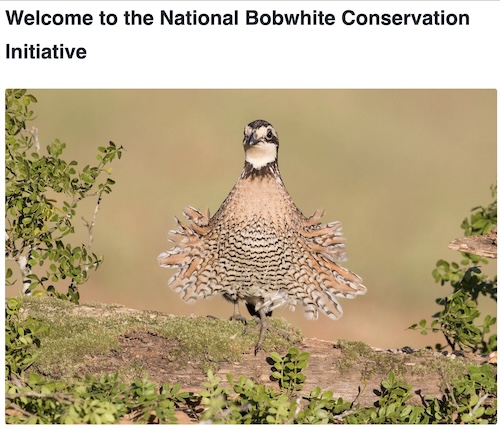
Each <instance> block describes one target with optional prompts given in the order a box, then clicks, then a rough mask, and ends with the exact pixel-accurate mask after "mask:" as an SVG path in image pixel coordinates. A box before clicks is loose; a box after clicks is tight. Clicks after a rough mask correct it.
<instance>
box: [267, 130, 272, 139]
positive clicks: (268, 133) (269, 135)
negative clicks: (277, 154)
mask: <svg viewBox="0 0 500 429" xmlns="http://www.w3.org/2000/svg"><path fill="white" fill-rule="evenodd" d="M272 136H273V132H272V131H271V130H267V138H268V139H270V138H272Z"/></svg>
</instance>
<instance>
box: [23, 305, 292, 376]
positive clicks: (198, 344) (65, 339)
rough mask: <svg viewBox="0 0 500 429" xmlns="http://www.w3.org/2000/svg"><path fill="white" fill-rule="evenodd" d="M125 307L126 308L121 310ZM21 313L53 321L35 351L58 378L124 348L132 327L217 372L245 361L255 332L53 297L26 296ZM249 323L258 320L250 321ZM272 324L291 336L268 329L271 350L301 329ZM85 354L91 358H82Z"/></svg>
mask: <svg viewBox="0 0 500 429" xmlns="http://www.w3.org/2000/svg"><path fill="white" fill-rule="evenodd" d="M121 308H123V310H121ZM22 311H23V312H25V313H26V314H30V315H31V316H32V317H34V318H35V319H38V320H41V321H43V322H45V323H47V324H48V325H49V333H48V334H47V335H46V337H45V338H44V339H43V341H42V345H41V347H40V349H39V350H37V352H38V354H39V356H38V359H37V361H36V368H37V370H38V371H40V372H41V373H43V374H47V375H52V376H55V377H66V376H69V377H71V376H74V375H75V374H77V373H78V372H79V371H82V370H84V369H85V366H86V365H88V361H89V360H90V361H91V360H92V359H91V357H92V356H105V355H106V354H110V353H112V352H113V350H115V351H118V353H119V352H120V341H119V338H120V336H123V335H125V334H127V333H130V332H134V331H142V332H149V333H151V334H154V335H158V336H160V337H163V338H165V339H168V340H171V343H169V345H171V347H169V349H168V350H165V355H168V357H169V359H171V360H180V361H190V362H192V363H193V364H198V365H199V366H200V367H201V368H202V369H203V370H204V371H206V370H208V369H213V370H216V369H217V368H218V364H219V363H220V362H224V361H228V362H234V361H241V360H242V355H243V353H251V352H253V347H254V345H255V343H256V342H257V337H258V335H257V333H254V332H253V331H252V333H249V334H245V335H243V331H244V330H245V327H244V325H242V324H240V323H235V322H230V321H228V320H218V319H210V318H207V317H186V316H172V315H165V314H160V313H156V312H147V311H138V310H130V309H126V308H124V307H121V306H117V305H106V304H99V303H90V304H89V305H87V304H82V305H75V304H72V303H70V302H67V301H62V300H60V299H57V298H51V297H36V298H33V297H26V298H24V300H23V307H22ZM249 324H250V327H252V326H255V324H256V323H255V321H253V320H251V321H250V322H249ZM271 324H272V325H273V326H274V327H276V328H278V329H280V330H283V331H286V332H287V333H289V335H290V340H286V339H285V338H283V337H281V336H279V335H276V334H274V333H269V334H268V335H267V336H266V339H265V341H264V349H265V350H266V351H268V352H271V351H275V350H282V349H286V348H288V347H290V346H291V345H292V344H294V343H295V342H296V341H297V340H298V339H299V338H300V336H301V335H300V333H299V332H298V331H296V330H293V329H292V328H291V327H290V325H288V323H287V322H286V321H285V320H284V319H277V318H274V319H271ZM84 356H86V357H87V358H89V359H83V357H84ZM124 365H125V366H129V367H130V368H128V369H127V368H121V369H120V371H122V369H123V372H124V373H126V372H127V371H128V372H130V373H131V374H139V373H140V372H141V368H139V367H140V366H141V365H139V367H138V362H136V363H134V362H132V360H131V361H130V362H125V363H124Z"/></svg>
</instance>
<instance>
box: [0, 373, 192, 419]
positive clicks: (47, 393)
mask: <svg viewBox="0 0 500 429" xmlns="http://www.w3.org/2000/svg"><path fill="white" fill-rule="evenodd" d="M190 395H191V394H190V393H188V392H180V386H179V385H178V384H176V385H174V386H172V387H170V385H169V384H168V383H165V384H164V385H163V386H162V387H161V388H160V389H159V390H158V388H157V386H156V383H154V382H152V381H149V380H148V379H147V378H143V379H142V380H135V381H134V382H133V383H131V384H130V385H126V384H124V383H121V382H120V381H119V380H118V374H114V375H106V376H102V377H100V378H96V377H92V376H86V377H85V378H82V379H79V380H77V381H76V382H66V381H62V380H59V381H54V380H48V379H45V378H43V377H41V376H40V375H38V374H36V373H30V374H29V377H28V382H27V384H26V385H25V386H21V387H20V386H19V383H17V384H12V383H8V384H7V387H6V399H7V404H8V405H7V409H8V410H12V411H13V412H12V413H8V415H7V418H6V421H7V423H26V424H54V423H63V424H79V423H90V424H104V423H116V422H118V421H119V420H120V419H124V420H125V419H126V420H128V421H133V422H136V423H151V422H157V423H175V422H177V418H176V416H175V409H176V404H178V403H184V402H185V400H186V398H188V397H189V396H190Z"/></svg>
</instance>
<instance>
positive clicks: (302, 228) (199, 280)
mask: <svg viewBox="0 0 500 429" xmlns="http://www.w3.org/2000/svg"><path fill="white" fill-rule="evenodd" d="M266 168H267V170H266V171H262V172H260V174H258V175H255V174H248V171H246V170H244V171H243V173H242V175H241V177H240V178H239V180H238V181H237V183H236V185H235V186H234V188H233V189H232V190H231V192H230V193H229V195H228V197H227V198H226V200H225V201H224V202H223V203H222V205H221V207H220V208H219V210H218V211H217V212H216V213H215V215H214V216H213V217H210V214H209V213H208V212H207V213H202V212H200V211H199V210H197V209H195V208H193V207H187V208H186V209H185V211H184V216H185V217H186V219H187V220H188V221H189V224H186V223H183V222H181V221H180V220H178V219H177V223H178V228H177V229H176V230H174V231H170V234H169V240H170V241H171V242H173V243H174V247H173V249H171V250H169V251H166V252H163V253H162V254H161V255H160V256H159V258H158V259H159V263H160V265H161V266H162V267H166V268H177V269H178V271H177V272H176V273H175V274H174V275H173V276H172V277H171V278H170V280H169V285H170V286H171V287H172V289H173V290H174V291H175V292H178V293H179V294H180V296H181V298H182V299H184V300H185V301H187V302H193V301H196V300H198V299H200V298H206V297H209V296H212V295H216V294H221V295H223V296H224V297H225V298H227V299H228V300H230V301H231V302H234V303H237V302H238V301H239V300H244V301H246V302H247V303H250V304H252V305H254V306H255V310H256V311H259V310H264V312H265V313H269V312H271V311H273V310H274V309H276V308H278V307H282V306H286V305H288V306H289V307H290V309H291V310H294V309H295V307H296V306H297V304H303V306H304V310H305V315H306V317H307V318H310V319H317V318H318V314H319V311H321V312H323V313H325V314H326V315H327V316H328V317H330V318H332V319H338V318H339V317H341V316H342V307H341V306H340V304H339V302H338V300H337V298H339V297H342V298H355V297H356V296H357V295H363V294H365V293H366V287H365V286H364V285H363V284H362V280H361V278H360V277H359V276H358V275H356V274H354V273H353V272H351V271H349V270H347V269H346V268H344V267H342V266H341V265H339V262H343V261H345V260H346V252H345V238H344V236H343V235H342V227H341V224H340V223H339V222H329V223H326V224H322V223H321V222H320V219H321V217H322V216H323V214H324V211H322V210H317V211H316V212H315V213H314V214H313V215H312V216H310V217H309V218H306V217H305V216H304V215H303V214H302V213H301V211H300V210H299V209H298V208H297V207H296V205H295V204H294V202H293V201H292V199H291V197H290V195H289V194H288V192H287V190H286V188H285V186H284V184H283V182H282V181H281V178H280V174H279V170H278V166H277V163H273V164H271V165H269V166H268V167H266Z"/></svg>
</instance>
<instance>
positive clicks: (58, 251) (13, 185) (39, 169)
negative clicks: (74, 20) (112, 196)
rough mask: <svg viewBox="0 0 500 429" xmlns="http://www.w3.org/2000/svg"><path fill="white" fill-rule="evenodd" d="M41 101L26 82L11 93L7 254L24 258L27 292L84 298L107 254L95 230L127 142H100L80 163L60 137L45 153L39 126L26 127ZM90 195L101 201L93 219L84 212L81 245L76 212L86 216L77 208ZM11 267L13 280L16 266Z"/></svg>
mask: <svg viewBox="0 0 500 429" xmlns="http://www.w3.org/2000/svg"><path fill="white" fill-rule="evenodd" d="M36 102H37V100H36V98H35V97H34V96H33V95H30V94H27V93H26V90H7V91H6V93H5V226H6V240H5V252H6V259H7V260H10V261H15V262H16V263H17V265H18V267H19V270H20V274H21V277H22V280H23V292H24V293H28V294H29V293H31V292H33V291H35V289H38V290H39V292H41V293H44V292H45V293H49V294H53V295H56V296H59V297H62V298H66V299H70V300H72V301H75V302H78V299H79V294H78V289H77V287H78V286H79V285H81V284H83V283H85V282H86V280H87V277H88V271H89V270H90V269H97V268H98V267H99V265H100V264H101V262H102V256H100V255H97V254H95V253H93V252H92V251H91V248H92V241H93V230H94V225H95V220H96V216H97V212H98V209H99V206H100V203H101V200H102V198H103V196H104V194H109V193H110V192H111V189H112V186H113V185H114V184H115V182H114V181H113V180H112V179H111V178H109V177H107V176H109V175H110V174H111V171H112V169H111V168H110V167H109V164H110V163H111V162H112V161H113V160H114V159H115V158H120V157H121V155H122V147H117V146H116V145H115V144H114V143H113V142H110V143H109V145H108V146H107V147H99V148H98V154H97V157H96V158H97V161H98V162H97V164H96V165H93V166H92V165H87V166H85V167H84V168H83V169H82V170H80V171H78V170H77V165H78V163H77V162H76V161H74V160H71V161H66V160H65V159H64V158H63V153H64V150H65V148H66V144H65V143H62V142H61V141H59V140H57V139H56V140H55V141H54V142H52V143H50V144H48V145H47V147H46V153H44V151H43V150H42V148H41V147H40V142H39V140H38V131H37V130H36V129H35V128H31V129H30V130H28V129H27V126H26V123H27V122H28V121H30V120H32V119H33V115H34V113H33V111H32V110H30V109H31V104H33V103H36ZM88 198H94V199H95V201H96V204H95V208H94V210H93V215H92V216H93V217H92V219H91V220H88V221H87V220H84V224H85V226H86V228H87V230H88V235H89V242H88V244H87V245H85V244H77V245H74V244H73V243H71V242H69V238H70V237H71V235H72V234H73V233H74V232H75V225H74V219H75V218H79V217H80V216H77V208H78V205H79V203H80V202H81V201H82V200H84V199H88ZM44 265H45V267H44V268H40V267H42V266H44ZM35 271H36V272H35ZM6 274H7V275H6V281H7V284H11V280H10V278H11V277H12V275H13V272H12V269H11V268H8V269H7V272H6ZM60 280H66V281H67V283H68V293H67V295H64V294H61V293H58V292H57V291H56V289H55V287H54V283H56V282H58V281H60Z"/></svg>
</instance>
